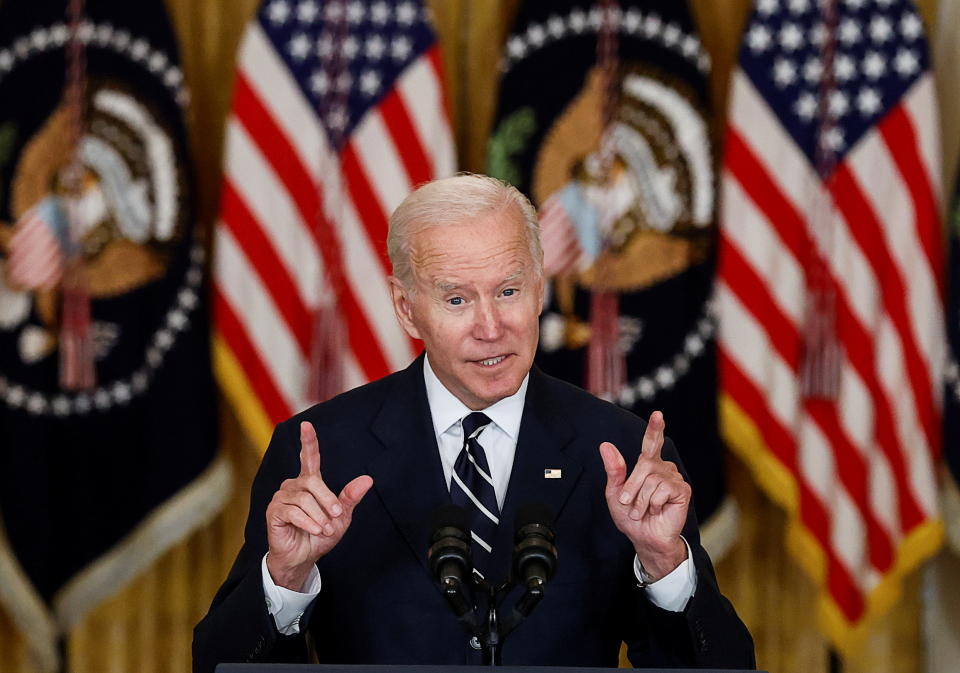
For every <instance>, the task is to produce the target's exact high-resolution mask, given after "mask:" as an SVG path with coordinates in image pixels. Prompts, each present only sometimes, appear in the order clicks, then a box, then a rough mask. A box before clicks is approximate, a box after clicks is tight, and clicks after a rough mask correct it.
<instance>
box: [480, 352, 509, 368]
mask: <svg viewBox="0 0 960 673" xmlns="http://www.w3.org/2000/svg"><path fill="white" fill-rule="evenodd" d="M505 357H506V356H505V355H501V356H499V357H495V358H490V359H489V360H480V364H482V365H483V366H485V367H492V366H493V365H495V364H498V363H500V362H501V361H502V360H503V358H505Z"/></svg>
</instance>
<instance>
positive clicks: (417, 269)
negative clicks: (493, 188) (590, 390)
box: [391, 208, 543, 410]
mask: <svg viewBox="0 0 960 673" xmlns="http://www.w3.org/2000/svg"><path fill="white" fill-rule="evenodd" d="M524 227H525V225H524V224H523V222H522V220H521V219H520V215H519V212H518V211H517V209H515V208H510V209H508V210H506V211H505V212H501V213H494V214H491V215H484V216H481V217H479V218H477V219H475V220H470V221H467V222H464V223H460V224H453V225H444V226H433V227H427V228H425V229H422V230H421V231H418V232H416V233H415V234H413V236H412V237H411V240H410V243H411V253H410V261H411V267H412V269H413V289H414V292H413V293H410V292H408V291H407V289H406V288H404V286H403V284H402V283H401V282H400V281H399V280H398V279H396V278H391V292H392V293H393V303H394V309H395V310H396V312H397V317H398V318H399V320H400V324H401V325H403V328H404V329H405V330H406V331H407V333H408V334H409V335H410V336H412V337H414V338H417V339H422V340H423V342H424V344H425V346H426V349H427V355H428V356H429V357H430V366H431V367H432V368H433V371H434V372H435V373H436V375H437V378H439V379H440V381H441V382H442V383H443V384H444V386H446V388H447V389H448V390H449V391H450V392H452V393H453V394H454V395H456V397H457V398H458V399H459V400H460V401H461V402H463V403H464V404H465V405H467V406H468V407H470V408H471V409H475V410H476V409H484V408H486V407H488V406H490V405H491V404H493V403H494V402H497V401H499V400H501V399H503V398H504V397H508V396H510V395H512V394H514V393H515V392H517V390H518V389H519V388H520V384H521V383H522V382H523V377H524V376H526V374H527V372H528V371H530V367H531V365H532V364H533V356H534V354H535V353H536V349H537V339H538V337H539V315H540V311H541V310H542V309H543V277H542V276H541V275H539V274H538V273H537V270H536V265H535V264H534V260H533V258H532V257H531V255H530V248H529V246H528V244H527V238H526V235H525V231H524Z"/></svg>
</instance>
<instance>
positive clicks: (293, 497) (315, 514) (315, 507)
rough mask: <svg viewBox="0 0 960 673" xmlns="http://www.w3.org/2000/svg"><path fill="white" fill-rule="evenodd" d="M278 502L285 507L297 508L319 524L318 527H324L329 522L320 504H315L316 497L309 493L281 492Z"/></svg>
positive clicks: (303, 491)
mask: <svg viewBox="0 0 960 673" xmlns="http://www.w3.org/2000/svg"><path fill="white" fill-rule="evenodd" d="M280 502H282V503H283V504H285V505H293V506H295V507H299V508H300V509H302V510H303V511H304V512H306V513H307V516H309V517H310V518H311V519H313V520H314V521H316V522H317V523H318V524H320V526H325V525H326V524H327V523H329V521H330V517H329V516H328V515H327V513H326V512H324V511H323V507H321V506H320V503H319V502H317V499H316V497H314V495H313V493H311V492H310V491H306V490H299V491H287V492H283V493H282V494H281V496H280Z"/></svg>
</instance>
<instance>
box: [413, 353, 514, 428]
mask: <svg viewBox="0 0 960 673" xmlns="http://www.w3.org/2000/svg"><path fill="white" fill-rule="evenodd" d="M423 381H424V383H425V384H426V387H427V403H428V404H429V405H430V417H431V419H432V420H433V429H434V432H436V433H437V438H438V439H439V437H440V435H442V434H443V433H445V432H446V431H447V430H449V429H450V426H451V425H454V424H456V423H458V422H459V421H460V419H461V418H463V417H464V416H466V415H467V414H469V413H471V412H472V411H473V410H472V409H470V408H469V407H468V406H467V405H466V404H464V403H463V402H461V401H460V400H459V399H457V397H456V396H455V395H454V394H453V393H451V392H450V391H449V390H447V388H446V386H444V385H443V383H441V382H440V379H438V378H437V375H436V374H435V373H434V371H433V367H431V366H430V358H429V357H427V356H426V355H424V358H423ZM529 381H530V373H529V372H527V375H526V376H524V377H523V383H521V384H520V388H519V389H518V390H517V392H515V393H514V394H513V395H510V396H509V397H504V398H503V399H502V400H500V401H499V402H495V403H494V404H491V405H490V406H489V407H487V408H486V409H481V411H482V412H483V413H485V414H486V415H487V417H488V418H489V419H490V420H491V421H493V422H494V423H496V424H497V426H498V427H499V428H500V429H501V430H503V431H504V432H505V433H507V435H509V436H510V438H511V439H512V440H513V441H514V442H516V441H517V436H518V435H519V434H520V419H521V418H522V417H523V402H524V400H525V399H526V397H527V383H528V382H529Z"/></svg>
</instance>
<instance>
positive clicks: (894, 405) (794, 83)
mask: <svg viewBox="0 0 960 673" xmlns="http://www.w3.org/2000/svg"><path fill="white" fill-rule="evenodd" d="M937 122H938V120H937V115H936V98H935V92H934V86H933V79H932V76H931V74H930V72H929V69H928V53H927V45H926V40H925V37H924V28H923V23H922V21H921V19H920V17H919V15H918V14H917V11H916V8H915V7H914V6H913V3H910V2H906V1H904V0H886V1H884V2H870V3H867V2H852V1H848V2H831V3H816V2H778V1H777V0H759V1H758V2H757V3H756V6H755V8H754V10H753V13H752V15H751V17H750V19H749V23H748V25H747V28H746V32H745V34H744V40H743V46H742V48H741V50H740V65H739V68H737V69H736V71H735V72H734V75H733V83H732V89H731V96H730V114H729V118H728V124H727V129H726V140H725V143H724V152H725V156H724V162H723V166H724V172H723V182H722V191H723V193H722V204H723V205H722V213H721V224H720V232H721V242H720V254H719V264H718V267H719V271H718V284H717V300H718V307H719V313H720V338H719V344H720V349H719V353H720V356H719V369H720V379H721V385H722V398H721V404H722V424H723V429H724V433H725V435H726V436H727V437H728V438H729V440H730V443H731V445H732V446H733V447H734V448H735V449H736V450H737V451H738V452H739V453H740V455H742V456H743V458H744V459H745V460H746V461H747V463H748V464H749V465H750V466H751V468H752V470H753V472H754V475H755V476H756V478H757V480H758V482H759V483H760V484H761V485H762V486H763V487H764V488H765V490H766V491H767V493H768V494H769V496H770V497H771V498H772V499H773V500H774V501H776V502H778V503H780V504H781V505H783V507H784V508H785V509H786V510H787V511H788V514H789V517H790V525H789V527H788V544H789V547H790V551H791V553H792V555H793V556H794V558H795V559H796V561H797V562H798V564H800V565H801V566H802V567H803V568H804V569H805V570H806V571H807V572H808V573H809V574H810V575H811V577H812V578H813V579H814V580H815V581H816V582H817V584H818V586H819V589H820V595H819V617H820V624H821V626H822V627H823V629H824V631H825V633H826V634H827V635H828V637H830V639H831V640H832V642H833V643H834V644H835V645H836V647H837V648H838V649H839V650H840V651H841V652H843V653H846V654H850V653H853V652H856V650H857V648H858V646H859V644H860V643H861V642H862V639H863V637H864V636H865V635H866V633H867V632H868V629H869V628H870V625H871V621H872V620H873V619H875V618H876V617H878V616H879V615H881V614H883V613H884V612H886V611H887V610H889V609H890V608H891V607H892V605H893V604H894V603H895V601H896V600H897V598H898V594H899V590H900V581H901V579H902V577H903V576H904V575H905V574H906V573H909V572H910V571H912V570H913V569H914V568H916V567H917V566H918V565H919V564H920V563H921V562H922V561H923V560H924V559H926V558H927V557H929V556H930V555H932V554H933V553H934V552H935V551H936V549H937V548H938V547H939V545H940V542H941V539H942V533H943V530H942V524H941V522H940V521H939V517H938V503H937V481H936V465H937V460H938V457H939V453H940V443H941V433H942V425H941V419H940V400H941V393H942V390H943V384H942V381H943V378H942V374H943V370H942V363H943V358H944V337H943V335H944V332H943V329H944V325H943V297H944V288H943V245H942V241H941V230H940V226H941V225H940V218H939V191H940V179H941V178H940V157H939V147H940V143H939V137H938V135H939V134H938V130H937V129H938V123H937Z"/></svg>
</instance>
